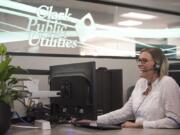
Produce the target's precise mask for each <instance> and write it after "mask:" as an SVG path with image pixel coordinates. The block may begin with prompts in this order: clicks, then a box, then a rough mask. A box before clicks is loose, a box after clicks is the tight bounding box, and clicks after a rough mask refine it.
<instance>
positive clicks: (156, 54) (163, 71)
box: [140, 48, 169, 79]
mask: <svg viewBox="0 0 180 135" xmlns="http://www.w3.org/2000/svg"><path fill="white" fill-rule="evenodd" d="M142 52H147V53H149V54H150V55H151V56H152V59H153V60H154V62H155V64H156V65H155V69H156V71H157V73H158V75H159V77H160V79H161V78H162V77H163V76H164V75H167V74H168V69H169V64H168V59H167V57H166V56H165V55H164V53H163V52H162V51H161V49H159V48H145V49H142V50H141V51H140V53H142Z"/></svg>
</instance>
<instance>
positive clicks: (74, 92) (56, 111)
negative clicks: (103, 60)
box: [49, 62, 97, 120]
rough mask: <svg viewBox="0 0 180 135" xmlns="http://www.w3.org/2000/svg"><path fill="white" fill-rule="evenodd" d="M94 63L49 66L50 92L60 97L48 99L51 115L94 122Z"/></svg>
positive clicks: (95, 104) (95, 112)
mask: <svg viewBox="0 0 180 135" xmlns="http://www.w3.org/2000/svg"><path fill="white" fill-rule="evenodd" d="M95 72H96V68H95V62H86V63H74V64H66V65H55V66H50V78H49V79H50V90H51V91H53V90H56V91H57V90H59V91H60V95H61V96H60V97H53V98H50V104H51V115H52V116H56V117H58V118H62V119H70V118H71V117H76V118H80V119H93V120H96V114H97V111H96V108H97V103H96V96H97V95H96V84H95V82H96V80H95V79H96V76H95Z"/></svg>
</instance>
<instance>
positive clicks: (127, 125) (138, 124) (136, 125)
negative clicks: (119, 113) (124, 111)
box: [121, 121, 143, 128]
mask: <svg viewBox="0 0 180 135" xmlns="http://www.w3.org/2000/svg"><path fill="white" fill-rule="evenodd" d="M121 126H122V128H143V123H142V122H136V123H134V122H130V121H127V122H125V123H123V124H122V125H121Z"/></svg>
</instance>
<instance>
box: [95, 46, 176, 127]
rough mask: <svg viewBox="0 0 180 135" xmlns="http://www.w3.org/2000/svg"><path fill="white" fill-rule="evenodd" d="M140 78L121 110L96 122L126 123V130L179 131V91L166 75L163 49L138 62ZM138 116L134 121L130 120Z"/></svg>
mask: <svg viewBox="0 0 180 135" xmlns="http://www.w3.org/2000/svg"><path fill="white" fill-rule="evenodd" d="M137 63H138V68H139V71H140V77H141V78H140V79H139V80H138V81H137V83H136V85H135V88H134V90H133V92H132V95H131V97H130V98H129V100H128V102H127V103H126V104H125V105H124V106H123V107H122V108H121V109H119V110H116V111H113V112H110V113H107V114H104V115H101V116H98V119H97V123H104V124H118V123H123V122H124V123H123V124H122V127H125V128H179V125H180V124H179V123H180V88H179V86H178V84H177V83H176V82H175V80H174V79H172V78H171V77H169V76H167V74H168V61H167V58H166V57H165V55H164V54H163V53H162V51H161V50H160V49H157V48H148V49H143V50H141V52H140V56H139V59H138V60H137ZM132 116H135V122H129V121H127V120H128V119H129V118H130V117H132Z"/></svg>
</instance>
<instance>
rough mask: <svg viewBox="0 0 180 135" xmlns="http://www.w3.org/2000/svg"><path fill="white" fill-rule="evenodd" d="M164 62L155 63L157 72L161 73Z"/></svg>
mask: <svg viewBox="0 0 180 135" xmlns="http://www.w3.org/2000/svg"><path fill="white" fill-rule="evenodd" d="M161 64H162V62H161V61H160V60H157V61H156V63H155V70H156V71H158V73H159V72H160V69H161Z"/></svg>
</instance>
